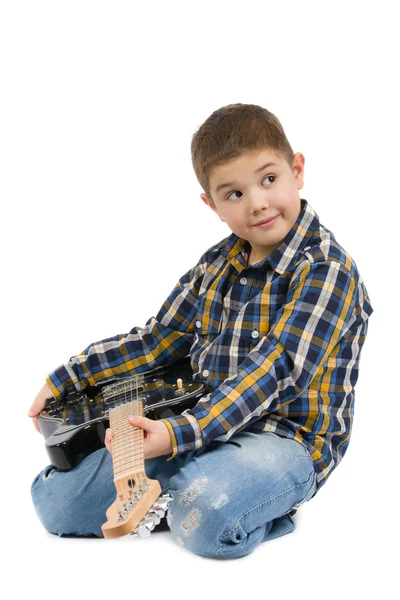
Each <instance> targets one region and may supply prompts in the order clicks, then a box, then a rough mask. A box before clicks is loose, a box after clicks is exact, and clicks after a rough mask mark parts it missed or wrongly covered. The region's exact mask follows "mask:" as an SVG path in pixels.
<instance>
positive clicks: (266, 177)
mask: <svg viewBox="0 0 400 600" xmlns="http://www.w3.org/2000/svg"><path fill="white" fill-rule="evenodd" d="M270 177H272V179H273V181H272V182H270V183H274V181H275V179H276V177H275V175H266V176H265V177H264V179H262V181H265V179H269V178H270ZM236 192H239V194H241V193H242V192H241V191H240V190H233V191H232V192H230V193H229V194H228V196H227V199H228V200H229V198H230V196H231V195H232V194H236ZM232 200H239V198H232Z"/></svg>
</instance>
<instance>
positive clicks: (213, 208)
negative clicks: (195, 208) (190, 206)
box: [200, 194, 225, 223]
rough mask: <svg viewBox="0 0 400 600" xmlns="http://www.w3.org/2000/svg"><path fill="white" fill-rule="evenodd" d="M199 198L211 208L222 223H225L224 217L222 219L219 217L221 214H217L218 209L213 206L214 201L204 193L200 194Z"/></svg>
mask: <svg viewBox="0 0 400 600" xmlns="http://www.w3.org/2000/svg"><path fill="white" fill-rule="evenodd" d="M200 198H201V199H202V200H203V202H204V204H207V206H209V207H210V208H211V210H213V211H214V212H215V213H216V214H217V215H218V216H219V218H220V219H221V221H222V222H223V223H225V219H223V218H222V217H221V215H220V214H219V212H218V209H217V207H216V206H215V204H214V202H213V201H212V200H211V199H210V198H209V197H208V196H207V195H206V194H200Z"/></svg>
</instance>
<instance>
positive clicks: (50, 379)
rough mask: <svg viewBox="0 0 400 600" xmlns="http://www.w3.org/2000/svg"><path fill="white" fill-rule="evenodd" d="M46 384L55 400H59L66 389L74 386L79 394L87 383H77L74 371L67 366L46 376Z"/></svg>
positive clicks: (82, 381)
mask: <svg viewBox="0 0 400 600" xmlns="http://www.w3.org/2000/svg"><path fill="white" fill-rule="evenodd" d="M46 383H47V384H48V386H49V387H50V389H51V391H52V392H53V394H54V397H55V399H56V400H61V398H62V397H63V395H64V392H65V390H66V389H67V388H69V387H70V386H74V387H75V389H76V390H77V391H78V392H81V391H82V390H83V389H84V387H85V386H86V385H87V383H88V381H87V380H86V379H83V380H80V381H79V380H78V378H77V376H76V375H75V373H74V371H73V370H72V369H70V368H69V367H68V365H61V366H60V367H58V368H57V369H55V370H54V371H52V372H51V373H49V375H47V377H46Z"/></svg>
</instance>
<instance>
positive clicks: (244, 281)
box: [240, 277, 247, 285]
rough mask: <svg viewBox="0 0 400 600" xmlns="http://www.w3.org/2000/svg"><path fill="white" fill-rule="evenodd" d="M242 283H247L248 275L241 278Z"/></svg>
mask: <svg viewBox="0 0 400 600" xmlns="http://www.w3.org/2000/svg"><path fill="white" fill-rule="evenodd" d="M240 283H241V284H242V285H246V283H247V279H246V277H242V278H241V280H240Z"/></svg>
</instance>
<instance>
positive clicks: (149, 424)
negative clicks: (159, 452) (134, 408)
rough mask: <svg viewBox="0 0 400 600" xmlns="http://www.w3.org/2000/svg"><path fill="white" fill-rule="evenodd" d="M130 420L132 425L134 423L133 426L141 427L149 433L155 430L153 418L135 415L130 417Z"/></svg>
mask: <svg viewBox="0 0 400 600" xmlns="http://www.w3.org/2000/svg"><path fill="white" fill-rule="evenodd" d="M128 421H129V423H130V424H131V425H133V427H140V428H141V429H144V430H145V431H148V432H149V433H153V432H154V430H155V428H154V421H153V420H152V419H148V418H147V417H139V416H136V415H135V416H134V417H128Z"/></svg>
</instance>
